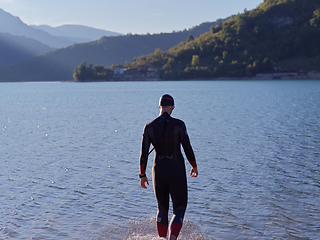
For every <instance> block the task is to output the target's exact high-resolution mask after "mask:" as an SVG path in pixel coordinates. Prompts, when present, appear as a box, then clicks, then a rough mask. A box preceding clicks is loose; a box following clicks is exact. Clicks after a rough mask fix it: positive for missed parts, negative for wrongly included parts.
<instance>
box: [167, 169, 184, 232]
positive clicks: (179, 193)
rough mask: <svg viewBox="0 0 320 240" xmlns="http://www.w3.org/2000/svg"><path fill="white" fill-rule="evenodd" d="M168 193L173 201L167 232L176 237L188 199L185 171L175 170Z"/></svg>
mask: <svg viewBox="0 0 320 240" xmlns="http://www.w3.org/2000/svg"><path fill="white" fill-rule="evenodd" d="M170 195H171V199H172V203H173V217H172V219H171V222H170V230H169V234H171V235H174V236H176V237H178V235H179V233H180V230H181V227H182V223H183V218H184V214H185V211H186V208H187V201H188V188H187V179H186V175H185V171H176V174H175V176H174V177H173V178H172V182H171V183H170Z"/></svg>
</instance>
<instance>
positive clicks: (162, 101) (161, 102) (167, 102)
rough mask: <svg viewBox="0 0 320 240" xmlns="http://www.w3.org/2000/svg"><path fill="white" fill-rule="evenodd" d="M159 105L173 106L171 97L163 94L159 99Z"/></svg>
mask: <svg viewBox="0 0 320 240" xmlns="http://www.w3.org/2000/svg"><path fill="white" fill-rule="evenodd" d="M159 106H174V100H173V97H171V96H170V95H169V94H165V95H163V96H162V97H161V98H160V100H159Z"/></svg>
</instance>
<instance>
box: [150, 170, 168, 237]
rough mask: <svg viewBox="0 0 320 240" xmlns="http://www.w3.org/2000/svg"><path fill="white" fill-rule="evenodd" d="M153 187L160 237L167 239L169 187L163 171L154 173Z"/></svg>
mask: <svg viewBox="0 0 320 240" xmlns="http://www.w3.org/2000/svg"><path fill="white" fill-rule="evenodd" d="M153 179H154V181H153V187H154V193H155V196H156V199H157V203H158V213H157V230H158V235H159V237H166V236H167V231H168V225H169V224H168V211H169V185H168V184H167V182H166V181H165V179H163V175H162V174H161V171H157V173H155V172H153Z"/></svg>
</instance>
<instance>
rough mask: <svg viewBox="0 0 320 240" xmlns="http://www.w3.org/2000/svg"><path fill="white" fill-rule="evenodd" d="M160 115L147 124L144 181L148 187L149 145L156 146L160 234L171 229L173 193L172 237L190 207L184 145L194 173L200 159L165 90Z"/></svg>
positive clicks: (142, 167) (142, 161)
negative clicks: (170, 206)
mask: <svg viewBox="0 0 320 240" xmlns="http://www.w3.org/2000/svg"><path fill="white" fill-rule="evenodd" d="M159 109H160V115H159V116H158V117H157V118H156V119H154V120H153V121H151V122H149V123H147V124H146V125H145V127H144V131H143V138H142V148H141V155H140V175H139V176H140V184H141V187H143V188H147V187H146V184H147V185H149V182H148V178H147V176H146V167H147V161H148V155H149V147H150V144H151V143H152V145H153V147H154V149H155V157H154V164H153V168H152V179H153V188H154V193H155V196H156V199H157V203H158V213H157V230H158V234H159V237H166V236H167V231H168V225H169V223H168V210H169V194H170V195H171V199H172V203H173V217H172V219H171V222H170V228H169V240H175V239H176V238H177V237H178V235H179V233H180V230H181V227H182V222H183V218H184V213H185V211H186V207H187V198H188V192H187V191H188V190H187V178H186V169H185V164H184V158H183V155H182V153H181V149H180V146H181V145H182V147H183V149H184V152H185V154H186V157H187V159H188V161H189V163H190V164H191V166H192V168H191V171H190V176H191V177H197V176H198V170H197V164H196V159H195V156H194V153H193V150H192V147H191V145H190V140H189V137H188V134H187V130H186V126H185V124H184V122H183V121H181V120H179V119H175V118H172V117H171V116H170V115H171V113H172V111H173V109H174V100H173V98H172V97H171V96H170V95H168V94H165V95H163V96H162V97H161V98H160V100H159Z"/></svg>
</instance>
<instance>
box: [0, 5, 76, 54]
mask: <svg viewBox="0 0 320 240" xmlns="http://www.w3.org/2000/svg"><path fill="white" fill-rule="evenodd" d="M0 32H2V33H10V34H12V35H17V36H25V37H28V38H33V39H35V40H37V41H39V42H42V43H44V44H46V45H48V46H50V47H54V48H60V47H65V46H69V45H71V44H73V42H70V41H67V40H65V39H62V38H59V37H56V36H52V35H50V34H49V33H47V32H45V31H42V30H39V29H35V28H33V27H30V26H28V25H27V24H25V23H23V22H22V21H21V20H20V18H18V17H14V16H12V15H11V14H10V13H7V12H5V11H4V10H2V9H0Z"/></svg>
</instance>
